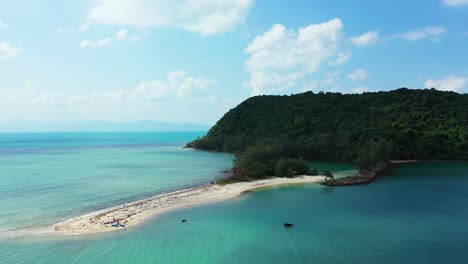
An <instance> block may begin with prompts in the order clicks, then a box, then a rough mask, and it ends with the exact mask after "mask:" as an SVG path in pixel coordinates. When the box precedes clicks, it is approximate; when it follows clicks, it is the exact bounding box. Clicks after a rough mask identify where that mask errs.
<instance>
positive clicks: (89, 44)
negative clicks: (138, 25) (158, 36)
mask: <svg viewBox="0 0 468 264" xmlns="http://www.w3.org/2000/svg"><path fill="white" fill-rule="evenodd" d="M124 40H128V41H132V42H138V41H140V40H141V37H140V36H131V35H129V34H128V31H127V30H126V29H121V30H119V31H117V33H115V34H114V36H112V37H107V38H102V39H100V40H96V41H94V40H90V39H84V40H82V41H81V42H80V47H82V48H102V47H105V46H107V45H109V44H111V43H112V42H114V41H124Z"/></svg>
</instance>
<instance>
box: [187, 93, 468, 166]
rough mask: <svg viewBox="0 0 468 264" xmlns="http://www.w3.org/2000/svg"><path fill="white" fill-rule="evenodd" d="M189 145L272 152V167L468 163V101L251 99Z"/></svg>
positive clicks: (399, 96) (423, 96)
mask: <svg viewBox="0 0 468 264" xmlns="http://www.w3.org/2000/svg"><path fill="white" fill-rule="evenodd" d="M188 146H189V147H193V148H198V149H205V150H214V151H225V152H232V153H247V152H249V153H250V152H255V151H254V149H255V148H259V147H261V146H270V148H271V150H270V151H273V150H274V151H275V153H276V154H275V158H274V160H275V161H279V159H280V158H296V159H306V160H323V161H342V162H358V163H359V164H360V165H361V166H362V167H369V166H372V165H373V164H375V163H376V162H377V161H379V160H385V159H422V160H467V159H468V95H467V94H457V93H454V92H442V91H437V90H434V89H431V90H427V89H426V90H410V89H406V88H401V89H398V90H394V91H389V92H376V93H364V94H340V93H318V94H314V93H312V92H306V93H303V94H297V95H291V96H256V97H252V98H249V99H247V100H246V101H244V102H243V103H241V104H240V105H239V106H237V107H236V108H234V109H232V110H230V111H229V112H228V113H226V114H225V115H224V116H223V118H221V119H220V120H219V121H218V122H217V124H216V125H215V126H214V127H213V128H211V130H210V131H209V132H208V134H207V135H206V136H205V137H203V138H201V139H198V140H195V141H193V142H191V143H189V144H188ZM263 150H264V149H263ZM278 151H279V154H278ZM249 155H250V154H249ZM241 156H242V155H241ZM253 156H256V157H257V156H261V155H258V153H257V155H253ZM271 162H273V161H272V160H270V163H271ZM285 162H286V160H284V159H283V160H282V164H280V165H278V166H277V167H278V168H279V170H280V171H283V172H284V171H286V172H287V168H286V169H284V168H283V167H284V164H285ZM289 163H291V162H289ZM275 166H276V165H275ZM275 166H273V167H272V168H274V167H275ZM282 166H283V167H282Z"/></svg>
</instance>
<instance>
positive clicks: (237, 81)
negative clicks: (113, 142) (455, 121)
mask: <svg viewBox="0 0 468 264" xmlns="http://www.w3.org/2000/svg"><path fill="white" fill-rule="evenodd" d="M467 61H468V0H424V1H423V0H411V1H400V0H394V1H375V0H373V1H371V0H359V1H357V0H349V1H337V0H328V1H318V0H317V1H314V0H307V1H306V0H304V1H301V0H297V1H280V0H276V1H275V0H271V1H263V0H257V1H255V0H190V1H189V0H174V1H165V0H83V1H26V0H16V1H6V0H0V76H1V78H0V107H1V109H0V110H1V111H0V121H19V120H39V121H63V120H68V121H81V120H108V121H116V122H118V121H135V120H158V121H171V122H198V123H205V124H213V123H214V122H216V121H217V120H218V119H219V118H220V117H221V116H222V115H223V114H224V113H225V112H226V111H227V110H229V109H230V108H232V107H234V106H235V105H236V104H238V103H240V102H241V101H242V100H244V99H246V98H248V97H250V96H252V95H258V94H291V93H298V92H303V91H308V90H312V91H314V92H319V91H336V92H343V93H360V92H365V91H379V90H390V89H394V88H398V87H408V88H424V87H435V88H437V89H440V90H451V91H456V92H461V93H466V92H467V90H468V63H467Z"/></svg>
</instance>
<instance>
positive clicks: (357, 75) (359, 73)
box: [348, 69, 369, 81]
mask: <svg viewBox="0 0 468 264" xmlns="http://www.w3.org/2000/svg"><path fill="white" fill-rule="evenodd" d="M367 77H369V72H367V71H366V70H362V69H359V70H356V71H355V72H352V73H350V74H348V79H350V80H353V81H357V80H365V79H367Z"/></svg>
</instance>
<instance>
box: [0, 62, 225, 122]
mask: <svg viewBox="0 0 468 264" xmlns="http://www.w3.org/2000/svg"><path fill="white" fill-rule="evenodd" d="M213 84H214V80H211V79H207V78H204V77H192V76H189V75H188V74H187V73H186V72H184V71H174V72H170V73H168V74H167V76H166V78H163V79H161V80H154V81H147V82H141V83H140V84H139V85H137V86H136V87H135V88H132V89H112V90H111V89H107V90H106V89H103V90H98V91H88V92H82V93H66V92H63V91H50V90H49V91H47V90H44V89H31V85H32V82H28V83H26V84H25V85H24V86H23V87H19V88H17V89H2V88H0V105H1V106H2V111H0V120H52V119H54V120H55V119H57V120H63V119H74V120H141V119H152V118H154V117H155V116H159V118H162V119H164V116H165V115H166V113H165V112H164V111H169V110H170V109H171V107H173V106H174V104H178V107H180V108H184V107H186V106H187V104H189V103H199V104H202V103H204V104H206V103H212V102H213V101H214V100H216V97H215V95H214V93H213V90H212V89H213ZM168 102H169V103H168ZM156 109H157V110H159V112H157V110H156ZM192 110H193V108H192ZM176 114H177V113H176ZM182 114H183V112H181V115H182ZM185 116H187V114H186V115H185Z"/></svg>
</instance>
